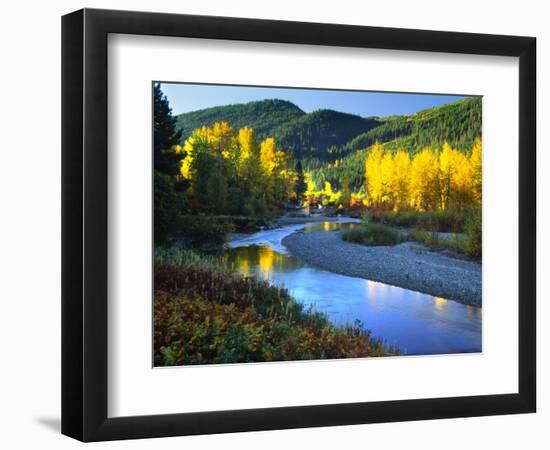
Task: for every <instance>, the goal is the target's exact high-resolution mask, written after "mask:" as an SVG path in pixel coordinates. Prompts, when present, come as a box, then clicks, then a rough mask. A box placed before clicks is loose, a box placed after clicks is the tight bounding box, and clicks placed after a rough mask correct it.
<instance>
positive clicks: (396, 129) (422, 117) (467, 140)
mask: <svg viewBox="0 0 550 450" xmlns="http://www.w3.org/2000/svg"><path fill="white" fill-rule="evenodd" d="M479 136H481V97H471V98H466V99H464V100H459V101H458V102H454V103H449V104H447V105H443V106H438V107H435V108H430V109H426V110H423V111H419V112H417V113H414V114H411V115H406V116H391V117H385V118H383V119H380V122H379V126H378V127H376V128H374V129H372V130H370V131H368V132H366V133H362V134H359V135H357V136H355V137H354V138H353V139H352V140H351V141H350V142H348V143H347V144H346V145H345V146H344V149H343V150H342V153H343V154H346V153H352V152H353V151H356V150H359V149H363V148H367V147H370V146H371V145H372V144H374V143H375V142H376V141H378V142H382V143H386V144H387V147H389V148H391V149H393V150H395V149H397V148H398V147H402V148H406V149H408V150H409V151H410V152H411V153H416V152H417V151H418V150H420V149H421V148H422V147H435V148H438V147H441V145H443V142H445V141H447V142H448V143H449V144H451V145H452V146H453V147H455V148H458V149H459V150H462V151H469V150H470V149H471V147H472V144H473V142H474V140H475V138H476V137H479Z"/></svg>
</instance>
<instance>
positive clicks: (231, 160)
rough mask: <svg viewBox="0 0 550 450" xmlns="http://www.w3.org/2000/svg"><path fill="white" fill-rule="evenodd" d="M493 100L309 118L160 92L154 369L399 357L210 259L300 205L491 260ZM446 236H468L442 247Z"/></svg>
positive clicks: (275, 103) (355, 234)
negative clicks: (174, 106)
mask: <svg viewBox="0 0 550 450" xmlns="http://www.w3.org/2000/svg"><path fill="white" fill-rule="evenodd" d="M480 133H481V101H480V99H477V98H469V99H466V100H462V101H459V102H456V103H454V104H450V105H445V106H442V107H438V108H432V109H430V110H426V111H422V112H420V113H416V114H413V115H411V116H396V117H389V118H378V117H369V118H363V117H359V116H354V115H351V114H345V113H339V112H336V111H331V110H320V111H315V112H313V113H309V114H306V113H304V112H303V111H302V110H300V109H299V108H298V107H297V106H295V105H293V104H292V103H290V102H286V101H281V100H266V101H261V102H252V103H248V104H245V105H229V106H220V107H216V108H209V109H206V110H202V111H197V112H193V113H187V114H182V115H179V116H177V117H175V116H173V114H172V111H171V109H170V106H169V103H168V99H167V98H166V96H165V95H164V94H163V92H162V90H161V86H160V85H158V84H157V85H155V86H154V239H155V248H156V250H155V264H154V283H155V284H154V290H155V291H154V348H155V351H154V359H155V365H181V364H205V363H233V362H252V361H277V360H297V359H325V358H327V359H328V358H349V357H364V356H383V355H388V354H397V353H398V350H397V349H392V348H387V347H386V346H385V345H384V343H383V342H382V341H380V340H378V339H374V338H372V336H371V335H370V333H369V331H368V330H365V329H364V328H363V327H362V326H361V324H359V323H354V324H350V325H347V326H339V327H338V326H334V325H332V324H331V323H330V322H329V321H328V319H327V318H326V317H324V316H323V315H321V314H318V313H316V312H315V311H311V310H305V309H304V308H303V307H302V306H301V304H300V303H299V302H297V301H296V300H295V299H293V298H292V297H291V296H290V295H289V293H288V292H287V291H285V290H284V289H280V288H277V287H274V286H270V285H269V284H268V283H266V282H264V281H259V280H256V279H254V278H251V277H245V276H241V275H238V274H237V273H236V272H235V271H234V270H233V269H232V268H231V267H227V265H226V264H225V263H224V261H223V259H221V258H219V257H217V256H215V254H212V253H213V252H215V251H217V250H219V249H220V248H221V246H222V245H223V243H224V242H226V241H227V239H228V237H229V235H230V233H232V232H235V231H238V232H249V231H253V230H257V229H258V228H259V227H263V226H267V225H269V223H270V221H271V220H272V219H274V218H275V217H277V216H278V215H280V214H281V213H282V212H284V210H285V209H286V208H287V207H288V206H289V205H295V206H297V207H298V206H300V207H309V208H312V209H313V208H321V207H323V208H324V209H325V210H326V211H328V212H331V213H339V214H350V215H355V216H360V215H363V217H364V219H365V220H364V223H363V225H362V227H359V228H356V229H352V230H350V231H349V232H347V233H345V234H344V236H343V238H344V239H345V240H348V241H350V242H357V243H362V244H367V245H394V244H396V243H398V242H399V241H400V239H401V234H400V233H398V232H397V231H396V230H395V227H408V228H409V229H410V233H409V236H411V237H412V238H415V239H416V240H418V241H421V242H424V243H425V244H427V245H429V246H430V247H431V248H433V249H436V248H442V247H444V246H449V245H455V250H457V251H459V252H462V253H466V254H468V255H470V256H473V257H478V258H479V257H480V256H481V212H480V211H481V140H480ZM439 232H452V233H455V234H456V235H457V236H458V235H461V236H462V235H466V236H467V237H466V238H465V239H462V238H460V239H458V238H457V239H455V240H454V241H453V242H455V244H451V243H450V242H451V241H450V240H445V241H444V242H443V241H441V240H439V238H438V236H439V235H438V233H439Z"/></svg>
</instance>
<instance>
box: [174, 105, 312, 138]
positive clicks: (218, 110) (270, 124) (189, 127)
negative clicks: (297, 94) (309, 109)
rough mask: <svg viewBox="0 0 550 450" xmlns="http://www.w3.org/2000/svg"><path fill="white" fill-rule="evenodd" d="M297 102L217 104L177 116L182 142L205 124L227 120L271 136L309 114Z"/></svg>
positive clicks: (209, 124)
mask: <svg viewBox="0 0 550 450" xmlns="http://www.w3.org/2000/svg"><path fill="white" fill-rule="evenodd" d="M305 114H306V113H305V112H303V111H302V110H301V109H300V108H298V107H297V106H296V105H295V104H293V103H291V102H288V101H285V100H261V101H257V102H250V103H244V104H237V105H225V106H216V107H214V108H207V109H201V110H199V111H193V112H190V113H184V114H179V115H178V116H176V124H177V127H178V128H179V129H180V130H181V136H182V142H184V141H185V140H186V139H187V138H188V137H189V136H191V133H193V131H194V130H195V129H197V128H200V127H202V126H207V127H211V126H212V125H214V124H215V123H216V122H227V123H229V124H230V125H231V126H232V127H233V128H234V129H237V130H238V129H239V128H243V127H249V128H253V129H254V130H255V132H256V135H257V136H258V138H264V137H267V136H271V135H272V133H273V130H274V129H275V128H277V127H278V126H280V125H282V124H284V123H288V122H292V121H294V120H297V119H299V118H300V117H302V116H305Z"/></svg>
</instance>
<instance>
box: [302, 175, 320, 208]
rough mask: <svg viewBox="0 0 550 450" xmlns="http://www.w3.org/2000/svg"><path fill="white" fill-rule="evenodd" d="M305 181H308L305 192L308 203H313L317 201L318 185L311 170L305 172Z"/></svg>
mask: <svg viewBox="0 0 550 450" xmlns="http://www.w3.org/2000/svg"><path fill="white" fill-rule="evenodd" d="M304 181H305V182H306V186H307V188H306V191H305V192H304V198H305V203H306V205H312V204H313V203H314V202H315V197H316V191H317V186H316V185H315V181H313V175H312V174H311V172H305V173H304Z"/></svg>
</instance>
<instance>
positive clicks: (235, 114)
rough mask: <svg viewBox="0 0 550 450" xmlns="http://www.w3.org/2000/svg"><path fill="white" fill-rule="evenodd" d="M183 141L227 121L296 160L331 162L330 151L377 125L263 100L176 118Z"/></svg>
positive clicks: (369, 119)
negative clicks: (271, 142)
mask: <svg viewBox="0 0 550 450" xmlns="http://www.w3.org/2000/svg"><path fill="white" fill-rule="evenodd" d="M176 118H177V124H178V126H179V128H180V129H181V130H182V138H183V140H185V139H187V138H188V137H189V136H190V135H191V133H192V132H193V130H195V129H196V128H198V127H200V126H203V125H208V126H210V125H212V124H213V123H214V122H220V121H226V122H228V123H229V124H230V125H231V126H232V127H233V128H236V129H238V128H241V127H243V126H250V127H252V128H254V131H255V132H256V135H257V136H258V138H259V139H262V138H264V137H266V136H273V137H274V138H275V140H276V141H277V143H278V144H279V146H280V147H282V148H283V149H284V150H290V151H292V152H293V154H294V156H295V157H296V158H300V159H303V158H306V159H307V158H312V157H315V158H320V159H322V160H326V159H331V156H330V152H329V148H330V147H334V146H341V145H343V144H345V143H346V142H348V141H349V140H350V139H352V138H353V137H354V136H356V135H358V134H360V133H365V132H367V131H369V130H371V129H372V128H373V127H375V126H378V125H379V122H378V121H377V120H376V119H373V118H363V117H360V116H356V115H353V114H347V113H342V112H338V111H333V110H329V109H322V110H318V111H314V112H311V113H309V114H306V113H305V112H304V111H302V110H301V109H300V108H298V107H297V106H296V105H294V104H293V103H291V102H288V101H284V100H262V101H257V102H250V103H244V104H237V105H227V106H217V107H214V108H208V109H203V110H200V111H194V112H190V113H185V114H180V115H178V116H176Z"/></svg>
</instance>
